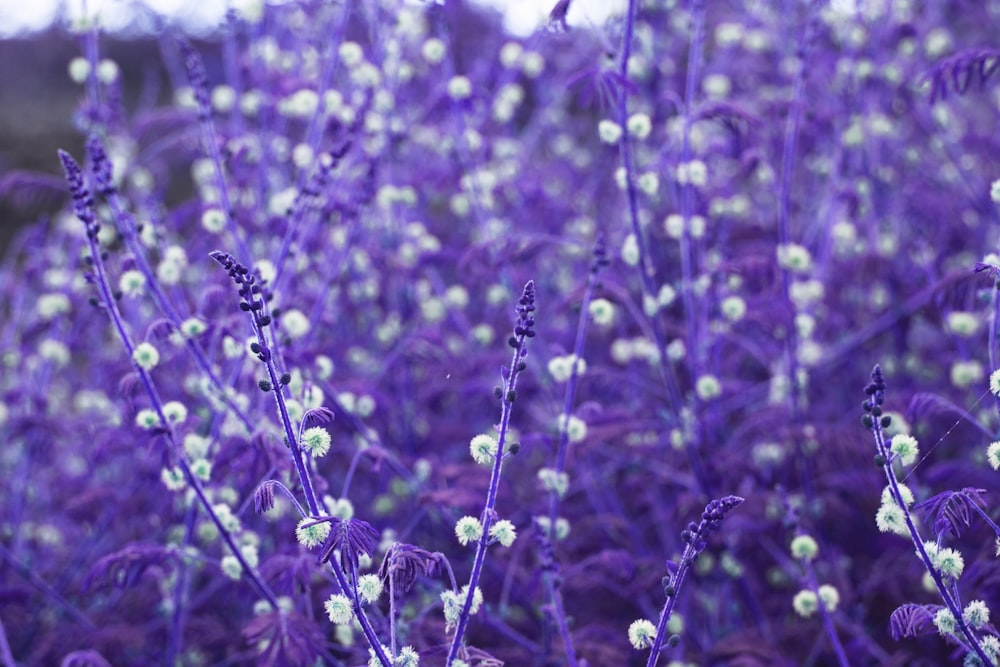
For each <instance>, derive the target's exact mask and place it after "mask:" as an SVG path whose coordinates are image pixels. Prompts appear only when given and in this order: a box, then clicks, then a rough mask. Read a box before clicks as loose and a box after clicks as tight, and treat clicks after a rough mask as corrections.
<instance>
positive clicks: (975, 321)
mask: <svg viewBox="0 0 1000 667" xmlns="http://www.w3.org/2000/svg"><path fill="white" fill-rule="evenodd" d="M945 325H946V326H947V327H948V330H949V331H951V332H952V333H953V334H955V335H956V336H961V337H963V338H969V337H971V336H975V335H976V334H977V333H978V332H979V325H980V320H979V317H978V316H977V315H976V314H975V313H969V312H966V311H961V310H956V311H952V312H950V313H948V316H947V317H946V318H945Z"/></svg>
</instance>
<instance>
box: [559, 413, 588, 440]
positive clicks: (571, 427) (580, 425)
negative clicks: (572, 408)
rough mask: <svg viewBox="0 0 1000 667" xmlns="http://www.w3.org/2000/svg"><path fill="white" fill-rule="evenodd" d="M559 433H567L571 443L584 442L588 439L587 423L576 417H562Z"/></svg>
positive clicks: (560, 418)
mask: <svg viewBox="0 0 1000 667" xmlns="http://www.w3.org/2000/svg"><path fill="white" fill-rule="evenodd" d="M559 432H560V433H565V434H566V439H567V440H568V441H569V442H583V439H584V438H586V437H587V422H585V421H583V420H582V419H580V418H579V417H577V416H576V415H560V417H559Z"/></svg>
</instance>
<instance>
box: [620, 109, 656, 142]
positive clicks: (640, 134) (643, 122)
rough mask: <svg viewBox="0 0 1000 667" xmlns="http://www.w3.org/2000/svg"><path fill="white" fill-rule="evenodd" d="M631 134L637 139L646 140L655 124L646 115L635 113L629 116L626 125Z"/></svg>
mask: <svg viewBox="0 0 1000 667" xmlns="http://www.w3.org/2000/svg"><path fill="white" fill-rule="evenodd" d="M626 127H627V128H628V132H629V134H631V135H632V136H633V137H635V138H636V139H640V140H641V139H645V138H646V137H648V136H649V133H650V132H652V131H653V122H652V121H651V120H650V119H649V116H648V115H646V114H644V113H635V114H632V115H631V116H629V119H628V121H627V123H626Z"/></svg>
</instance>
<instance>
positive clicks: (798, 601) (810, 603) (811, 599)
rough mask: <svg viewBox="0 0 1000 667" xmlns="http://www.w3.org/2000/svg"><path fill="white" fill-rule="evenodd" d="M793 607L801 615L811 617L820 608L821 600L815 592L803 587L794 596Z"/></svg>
mask: <svg viewBox="0 0 1000 667" xmlns="http://www.w3.org/2000/svg"><path fill="white" fill-rule="evenodd" d="M792 608H793V609H795V613H797V614H798V615H799V616H801V617H803V618H809V617H810V616H812V615H813V614H815V613H816V610H817V609H819V600H818V598H817V597H816V594H815V593H814V592H812V591H810V590H805V589H803V590H801V591H799V592H798V593H796V594H795V597H794V598H792Z"/></svg>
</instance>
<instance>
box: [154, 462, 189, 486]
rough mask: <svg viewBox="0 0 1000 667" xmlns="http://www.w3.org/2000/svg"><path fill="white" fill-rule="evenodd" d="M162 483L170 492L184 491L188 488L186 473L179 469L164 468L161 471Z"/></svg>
mask: <svg viewBox="0 0 1000 667" xmlns="http://www.w3.org/2000/svg"><path fill="white" fill-rule="evenodd" d="M160 481H161V482H163V485H164V486H165V487H167V489H168V490H170V491H174V492H176V491H182V490H184V488H185V487H186V486H187V481H186V480H185V479H184V473H183V472H181V469H180V468H178V467H176V466H175V467H173V468H164V469H163V470H161V471H160Z"/></svg>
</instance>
